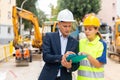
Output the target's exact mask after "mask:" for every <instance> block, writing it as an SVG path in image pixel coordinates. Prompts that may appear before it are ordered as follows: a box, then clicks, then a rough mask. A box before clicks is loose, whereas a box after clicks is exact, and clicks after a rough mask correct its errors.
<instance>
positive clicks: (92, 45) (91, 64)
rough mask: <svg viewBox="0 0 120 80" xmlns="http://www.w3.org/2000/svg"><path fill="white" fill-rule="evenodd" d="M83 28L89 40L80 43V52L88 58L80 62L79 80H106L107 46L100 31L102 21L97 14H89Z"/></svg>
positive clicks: (85, 39) (82, 40)
mask: <svg viewBox="0 0 120 80" xmlns="http://www.w3.org/2000/svg"><path fill="white" fill-rule="evenodd" d="M83 26H84V27H85V34H86V37H87V38H84V39H81V40H80V41H79V50H80V53H81V54H83V55H87V58H85V59H84V60H82V61H80V66H79V68H78V77H77V80H104V64H106V52H107V45H106V43H105V42H104V41H103V39H102V37H101V34H100V33H99V31H98V29H99V27H100V20H99V19H98V18H97V17H96V16H95V14H89V15H88V16H87V17H86V18H85V19H84V21H83Z"/></svg>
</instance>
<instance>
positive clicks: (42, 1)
mask: <svg viewBox="0 0 120 80" xmlns="http://www.w3.org/2000/svg"><path fill="white" fill-rule="evenodd" d="M50 4H53V5H54V6H56V5H57V0H38V5H39V8H40V9H41V10H42V11H44V12H45V14H48V15H50V12H51V10H50Z"/></svg>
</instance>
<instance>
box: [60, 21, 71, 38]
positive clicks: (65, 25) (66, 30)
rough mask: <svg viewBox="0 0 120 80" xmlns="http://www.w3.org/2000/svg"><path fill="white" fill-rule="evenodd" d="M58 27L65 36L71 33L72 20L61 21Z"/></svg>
mask: <svg viewBox="0 0 120 80" xmlns="http://www.w3.org/2000/svg"><path fill="white" fill-rule="evenodd" d="M58 27H59V29H60V31H61V33H62V35H63V36H64V37H67V36H68V35H69V34H70V31H71V28H72V22H59V23H58Z"/></svg>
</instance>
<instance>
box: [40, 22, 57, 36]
mask: <svg viewBox="0 0 120 80" xmlns="http://www.w3.org/2000/svg"><path fill="white" fill-rule="evenodd" d="M57 23H58V22H57V21H45V22H44V24H43V26H42V33H43V34H42V35H43V36H44V35H45V33H47V32H55V31H57Z"/></svg>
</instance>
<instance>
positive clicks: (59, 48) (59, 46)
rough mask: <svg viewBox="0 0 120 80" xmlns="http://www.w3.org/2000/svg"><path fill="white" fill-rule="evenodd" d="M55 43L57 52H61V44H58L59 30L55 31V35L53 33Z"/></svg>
mask: <svg viewBox="0 0 120 80" xmlns="http://www.w3.org/2000/svg"><path fill="white" fill-rule="evenodd" d="M54 41H55V44H56V46H55V47H56V48H57V51H58V53H59V54H61V44H60V37H59V32H56V35H55V40H54Z"/></svg>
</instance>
